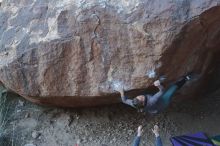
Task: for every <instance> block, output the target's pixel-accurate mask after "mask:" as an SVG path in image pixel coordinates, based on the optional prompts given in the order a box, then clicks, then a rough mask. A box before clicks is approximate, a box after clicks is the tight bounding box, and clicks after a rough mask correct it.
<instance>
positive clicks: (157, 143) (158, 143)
mask: <svg viewBox="0 0 220 146" xmlns="http://www.w3.org/2000/svg"><path fill="white" fill-rule="evenodd" d="M152 132H153V133H154V135H155V138H156V140H155V146H162V145H163V144H162V141H161V138H160V134H159V127H158V126H157V125H155V126H154V129H152ZM142 133H143V129H142V126H139V127H138V130H137V136H136V137H135V139H134V142H133V146H139V144H140V141H141V135H142Z"/></svg>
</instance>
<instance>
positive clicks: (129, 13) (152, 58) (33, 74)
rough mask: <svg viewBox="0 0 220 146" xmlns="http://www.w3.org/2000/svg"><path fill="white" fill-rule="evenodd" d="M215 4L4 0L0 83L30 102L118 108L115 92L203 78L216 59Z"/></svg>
mask: <svg viewBox="0 0 220 146" xmlns="http://www.w3.org/2000/svg"><path fill="white" fill-rule="evenodd" d="M219 4H220V0H194V1H189V0H178V1H170V0H164V1H160V0H144V1H143V0H121V1H117V0H90V1H83V0H63V1H60V0H50V1H45V0H10V1H6V0H3V1H2V2H1V10H0V11H1V12H0V26H1V27H0V36H1V41H0V81H1V82H2V83H3V84H4V85H5V86H6V87H7V88H9V89H11V90H12V91H14V92H16V93H18V94H20V95H22V96H24V97H25V98H27V99H29V100H32V101H34V102H38V103H44V104H53V105H59V106H89V105H98V104H106V103H113V102H118V97H116V96H114V94H113V93H115V91H114V89H115V88H117V87H118V86H123V87H124V88H125V89H126V90H133V89H142V88H145V87H146V86H148V85H150V84H151V83H152V81H153V80H154V79H156V78H157V77H158V76H159V75H161V74H164V75H166V76H167V78H169V79H170V80H174V79H176V78H177V77H179V76H181V75H183V74H184V73H186V72H188V71H196V72H199V73H200V74H201V76H206V75H207V74H211V73H214V72H215V71H214V70H215V68H217V66H215V67H214V68H213V65H212V64H213V60H215V62H218V59H216V58H217V57H218V55H219V54H220V53H219V52H220V51H219V50H220V49H218V48H219V47H218V46H219V45H220V27H219V26H220V7H219V6H218V5H219ZM216 60H217V61H216ZM215 73H216V72H215ZM207 80H208V79H207V78H206V79H205V78H204V79H203V78H202V79H201V81H200V82H199V84H198V86H200V85H203V83H204V82H205V81H207ZM191 89H194V88H191Z"/></svg>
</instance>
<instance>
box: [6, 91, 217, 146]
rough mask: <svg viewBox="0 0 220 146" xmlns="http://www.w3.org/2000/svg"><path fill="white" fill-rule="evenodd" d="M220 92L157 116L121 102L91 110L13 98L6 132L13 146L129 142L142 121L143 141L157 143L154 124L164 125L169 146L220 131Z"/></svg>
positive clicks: (93, 145) (149, 144) (123, 144)
mask: <svg viewBox="0 0 220 146" xmlns="http://www.w3.org/2000/svg"><path fill="white" fill-rule="evenodd" d="M219 95H220V93H216V94H214V95H212V96H211V97H208V98H207V97H206V98H204V99H203V98H201V99H197V100H191V101H189V100H188V101H184V102H182V103H177V104H175V105H172V106H171V107H170V108H169V109H167V111H166V112H163V113H161V114H158V115H156V116H152V115H148V114H143V113H137V111H135V110H134V109H132V108H130V107H127V106H126V105H122V104H117V105H111V106H105V107H94V108H86V109H61V108H54V107H43V106H39V105H35V104H32V103H30V102H28V101H25V100H24V99H23V98H17V97H16V98H13V99H11V100H10V104H9V107H10V108H9V109H10V110H9V112H8V116H7V124H6V126H5V127H4V129H5V130H4V136H5V138H6V139H8V140H9V141H10V142H8V145H13V146H74V145H75V144H76V143H77V141H78V142H80V146H102V145H107V146H129V145H132V141H133V139H134V137H135V135H136V129H137V127H138V125H140V124H142V125H144V135H143V136H142V141H141V145H143V146H153V145H154V136H153V134H152V132H151V128H152V127H153V125H154V124H155V123H158V124H159V127H160V133H161V138H162V141H163V143H164V145H165V146H169V145H171V143H170V140H169V138H170V137H171V136H175V135H181V134H185V133H194V132H198V131H204V132H206V133H207V134H208V135H209V136H213V135H216V134H220V127H219V123H220V96H219Z"/></svg>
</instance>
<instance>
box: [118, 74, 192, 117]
mask: <svg viewBox="0 0 220 146" xmlns="http://www.w3.org/2000/svg"><path fill="white" fill-rule="evenodd" d="M191 77H192V76H191V74H187V75H185V76H183V77H181V78H180V79H179V80H178V81H177V82H175V83H174V84H172V85H171V86H170V87H169V88H168V89H167V90H164V87H163V86H162V85H161V83H160V80H156V81H155V82H154V86H156V87H157V88H158V89H159V91H158V92H157V93H156V94H154V95H150V94H146V95H139V96H137V97H135V98H134V99H128V97H126V96H125V94H124V89H123V88H121V89H120V90H118V92H120V95H121V99H122V102H123V103H124V104H127V105H130V106H132V107H134V108H136V109H138V110H139V111H145V112H149V113H151V114H156V113H158V112H159V111H161V110H163V109H164V108H165V107H167V106H168V105H169V103H170V101H171V97H172V96H173V94H174V93H175V92H176V91H177V89H180V88H181V87H182V86H183V85H184V84H185V83H186V81H188V80H190V79H191Z"/></svg>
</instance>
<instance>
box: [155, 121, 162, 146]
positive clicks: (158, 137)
mask: <svg viewBox="0 0 220 146" xmlns="http://www.w3.org/2000/svg"><path fill="white" fill-rule="evenodd" d="M152 132H153V133H154V135H155V138H156V141H155V146H162V145H163V144H162V141H161V138H160V134H159V127H158V126H157V125H155V126H154V129H152Z"/></svg>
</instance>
